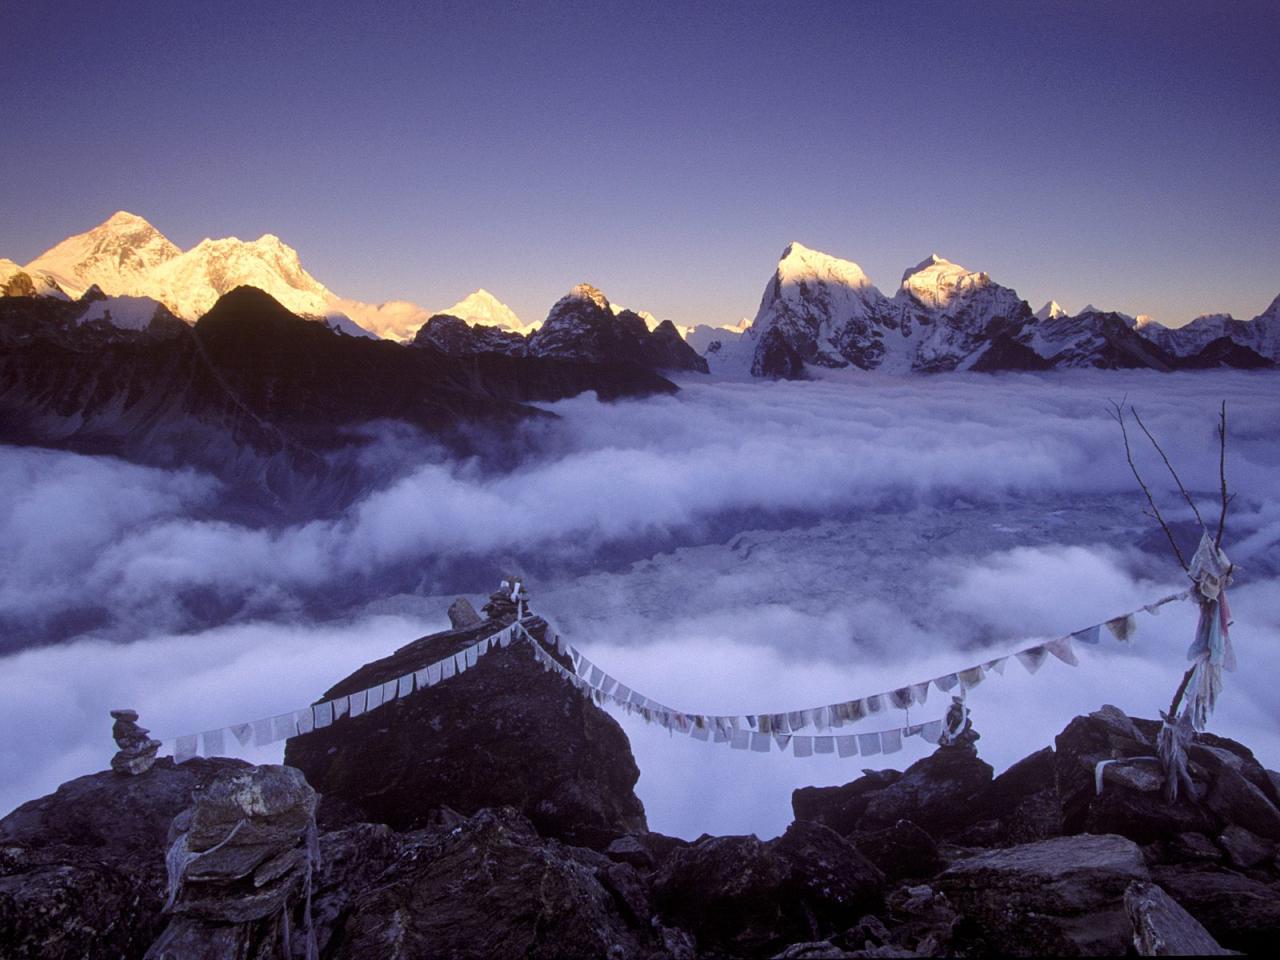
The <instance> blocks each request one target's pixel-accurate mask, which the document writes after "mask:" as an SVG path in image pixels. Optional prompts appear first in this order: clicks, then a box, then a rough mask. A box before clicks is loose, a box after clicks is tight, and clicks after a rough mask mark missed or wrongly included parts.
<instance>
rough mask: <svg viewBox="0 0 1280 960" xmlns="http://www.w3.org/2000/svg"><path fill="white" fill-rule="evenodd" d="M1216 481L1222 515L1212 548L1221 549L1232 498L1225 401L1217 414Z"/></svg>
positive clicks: (1220, 515) (1219, 518) (1219, 515)
mask: <svg viewBox="0 0 1280 960" xmlns="http://www.w3.org/2000/svg"><path fill="white" fill-rule="evenodd" d="M1218 480H1219V483H1220V484H1221V488H1222V493H1221V495H1222V513H1220V514H1218V536H1217V537H1216V538H1214V546H1216V547H1217V548H1218V549H1219V550H1221V549H1222V532H1223V530H1224V529H1225V528H1226V525H1227V505H1228V504H1229V503H1231V501H1232V500H1233V499H1235V498H1234V497H1229V496H1227V401H1225V400H1223V401H1222V409H1221V410H1220V411H1219V412H1218Z"/></svg>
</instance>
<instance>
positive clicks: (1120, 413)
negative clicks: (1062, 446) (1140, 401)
mask: <svg viewBox="0 0 1280 960" xmlns="http://www.w3.org/2000/svg"><path fill="white" fill-rule="evenodd" d="M1123 403H1124V401H1123V400H1122V401H1121V402H1120V403H1116V402H1115V401H1114V400H1112V401H1111V406H1112V410H1111V418H1112V419H1113V420H1115V422H1116V423H1118V424H1120V435H1121V436H1122V437H1124V455H1125V458H1126V459H1127V460H1128V461H1129V469H1130V470H1132V471H1133V478H1134V479H1135V480H1137V481H1138V486H1140V487H1141V488H1142V492H1143V493H1144V494H1146V496H1147V503H1148V504H1150V506H1151V513H1152V515H1154V516H1155V518H1156V520H1157V521H1158V522H1159V524H1160V529H1162V530H1163V531H1164V535H1165V536H1166V537H1168V538H1169V546H1171V547H1172V548H1173V555H1174V556H1175V557H1177V558H1178V563H1179V564H1181V566H1182V569H1183V570H1187V571H1189V570H1190V569H1191V568H1190V567H1188V566H1187V561H1186V560H1185V559H1183V556H1182V551H1181V550H1179V549H1178V542H1177V541H1176V540H1174V539H1173V531H1172V530H1170V529H1169V525H1168V524H1167V523H1165V522H1164V517H1162V516H1161V515H1160V508H1159V507H1157V506H1156V501H1155V498H1154V497H1153V496H1151V490H1150V489H1149V488H1148V487H1147V485H1146V483H1144V482H1143V480H1142V474H1140V473H1139V472H1138V465H1137V464H1136V463H1134V462H1133V450H1132V449H1131V448H1130V446H1129V430H1128V428H1127V427H1126V426H1125V422H1124V406H1123ZM1148 436H1150V434H1148ZM1165 462H1166V463H1167V462H1168V461H1167V460H1166V461H1165ZM1169 469H1170V470H1172V469H1173V467H1170V468H1169ZM1175 477H1176V474H1175ZM1178 486H1179V487H1181V486H1182V482H1181V481H1178Z"/></svg>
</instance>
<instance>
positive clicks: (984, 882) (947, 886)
mask: <svg viewBox="0 0 1280 960" xmlns="http://www.w3.org/2000/svg"><path fill="white" fill-rule="evenodd" d="M1150 877H1151V874H1150V871H1149V870H1148V868H1147V865H1146V863H1145V861H1144V860H1143V858H1142V851H1141V850H1140V849H1138V845H1137V844H1135V843H1133V842H1132V841H1131V840H1126V839H1125V838H1124V837H1117V836H1113V835H1109V834H1108V835H1102V836H1090V835H1085V836H1078V837H1055V838H1054V839H1052V840H1041V841H1038V842H1036V843H1028V844H1022V845H1020V846H1016V847H1009V848H1006V849H1002V850H992V851H989V852H986V853H981V854H979V855H977V856H975V857H971V858H969V859H966V860H962V861H960V862H959V863H956V864H954V865H953V866H951V867H950V868H949V869H947V870H946V871H945V872H944V873H943V874H942V875H941V876H940V877H939V878H938V885H939V888H940V889H941V891H942V892H943V894H945V895H946V897H947V898H948V899H949V900H950V901H951V903H952V904H954V905H955V908H956V910H957V911H958V912H959V913H960V915H961V916H962V917H963V918H964V920H963V921H962V924H961V925H960V929H959V930H958V931H957V933H956V940H957V941H958V943H957V945H963V947H964V948H965V949H966V951H967V952H969V953H973V954H979V955H981V954H995V955H998V956H1019V957H1026V956H1059V957H1062V956H1076V955H1086V956H1115V955H1120V954H1124V953H1126V952H1127V950H1128V947H1129V944H1130V943H1132V940H1133V926H1132V923H1131V922H1130V921H1129V918H1128V915H1127V913H1126V911H1125V906H1124V894H1125V891H1126V890H1127V889H1128V888H1129V885H1130V884H1131V883H1133V882H1134V881H1146V880H1149V879H1150Z"/></svg>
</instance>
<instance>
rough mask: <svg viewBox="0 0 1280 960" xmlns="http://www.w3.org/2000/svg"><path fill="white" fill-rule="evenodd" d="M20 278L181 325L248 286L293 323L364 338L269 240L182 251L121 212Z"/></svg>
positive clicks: (287, 252)
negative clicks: (298, 319) (145, 307)
mask: <svg viewBox="0 0 1280 960" xmlns="http://www.w3.org/2000/svg"><path fill="white" fill-rule="evenodd" d="M25 271H26V273H27V274H29V275H31V276H36V275H40V276H44V277H48V278H50V279H52V280H53V281H55V282H56V283H57V285H58V286H59V287H60V288H61V289H62V290H64V291H66V292H67V294H69V295H71V296H73V297H79V296H80V295H81V294H83V293H84V292H85V291H86V290H88V289H89V288H90V287H94V286H96V287H98V288H99V289H100V290H102V291H103V292H104V293H105V294H106V295H107V296H109V297H147V298H150V299H152V300H155V301H158V302H160V303H163V304H164V305H165V306H166V307H167V308H168V309H169V310H170V311H171V312H172V313H173V314H175V315H176V316H178V317H181V318H182V319H184V320H187V321H188V322H195V321H196V320H197V319H199V318H200V317H201V316H203V315H204V314H205V313H206V312H207V311H208V310H209V309H210V308H211V307H212V306H213V305H214V303H216V302H217V300H218V298H219V297H221V296H222V295H223V294H224V293H228V292H229V291H231V290H233V289H235V288H236V287H239V286H252V287H257V288H258V289H259V290H263V291H265V292H266V293H269V294H270V295H271V296H272V297H274V298H275V299H276V300H277V301H279V302H280V303H281V304H283V305H284V306H285V307H286V308H288V309H289V310H290V311H292V312H293V313H296V314H298V315H300V316H305V317H309V318H313V319H317V320H322V321H324V322H325V323H327V324H328V325H329V326H330V327H331V328H333V329H336V330H341V331H342V332H343V333H347V334H350V335H353V336H368V335H369V334H368V332H367V331H365V330H364V329H362V328H360V327H359V326H358V325H356V324H355V323H353V322H351V321H350V320H349V319H348V318H347V317H345V316H343V315H340V314H339V313H337V312H335V311H334V310H333V309H332V308H331V304H332V303H333V302H334V301H335V300H337V299H338V298H337V297H335V296H334V294H333V293H332V292H330V291H329V290H328V289H327V288H326V287H325V286H324V284H322V283H320V282H319V281H318V280H316V279H315V277H313V276H311V274H309V273H307V271H306V270H304V269H303V267H302V264H301V262H300V261H299V259H298V252H297V251H296V250H294V249H293V248H292V247H290V246H289V245H287V244H286V243H284V242H283V241H282V240H281V239H280V238H279V237H277V236H274V235H273V234H264V235H263V236H261V237H259V238H258V239H257V240H252V241H248V242H246V241H243V240H239V239H238V238H236V237H225V238H223V239H220V240H209V239H206V240H202V241H201V242H200V243H198V244H196V245H195V246H194V247H192V248H191V249H190V250H187V251H186V252H183V251H182V250H180V249H179V248H178V247H177V246H176V245H175V244H173V243H172V242H170V240H169V239H168V238H167V237H165V236H164V234H162V233H160V231H159V230H157V229H156V228H155V227H153V226H152V225H151V224H150V223H148V222H147V221H146V220H144V219H143V218H142V217H139V216H136V215H135V214H132V213H127V212H125V211H123V210H122V211H119V212H117V213H114V214H112V215H111V216H110V217H109V218H108V219H107V220H105V221H104V222H102V223H100V224H98V226H96V227H94V228H93V229H92V230H89V231H87V232H85V233H81V234H77V235H76V236H73V237H68V238H67V239H66V240H63V241H62V242H61V243H59V244H57V245H56V246H54V247H53V248H51V249H49V250H47V251H45V252H44V253H42V254H41V255H40V256H38V257H36V259H34V260H32V261H31V263H29V264H28V265H27V266H26V268H25ZM115 315H116V314H115V313H113V314H112V316H113V317H115Z"/></svg>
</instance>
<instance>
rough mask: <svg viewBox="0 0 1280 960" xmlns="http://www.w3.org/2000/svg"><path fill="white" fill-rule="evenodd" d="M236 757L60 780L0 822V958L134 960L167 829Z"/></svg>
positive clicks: (152, 913) (149, 913)
mask: <svg viewBox="0 0 1280 960" xmlns="http://www.w3.org/2000/svg"><path fill="white" fill-rule="evenodd" d="M244 766H246V764H244V763H242V762H241V761H239V760H221V759H216V760H200V759H197V760H192V761H191V762H189V763H186V764H183V765H182V766H180V767H175V766H174V764H173V761H172V760H170V759H168V758H164V759H161V760H159V761H158V762H157V763H156V764H155V765H154V766H153V767H152V768H151V769H150V770H148V771H147V772H145V773H143V774H140V775H138V776H127V777H126V776H121V775H119V774H118V773H115V772H114V771H104V772H102V773H95V774H90V775H89V776H84V777H79V778H77V779H75V780H71V781H69V782H68V783H64V784H63V785H62V786H61V787H59V788H58V789H57V791H56V792H54V793H52V794H50V795H49V796H46V797H41V798H40V799H38V800H32V801H30V802H29V803H24V804H23V805H22V806H20V807H18V808H17V809H16V810H14V811H13V812H12V813H10V814H9V815H8V816H7V817H5V818H4V819H3V820H0V955H2V956H4V957H6V958H19V957H23V958H27V957H30V958H37V957H38V958H49V960H53V958H59V960H60V958H64V957H84V958H99V957H100V958H103V960H107V958H111V960H115V958H118V957H140V956H141V955H142V954H143V952H144V951H145V950H146V949H147V946H148V945H149V944H150V943H151V941H152V940H154V939H155V937H156V935H157V934H158V933H159V932H160V930H161V929H162V928H163V926H164V923H165V920H164V918H163V917H162V916H161V914H160V908H161V907H162V906H163V905H164V901H165V868H164V852H165V849H166V847H167V844H166V841H167V837H168V830H169V823H170V821H171V820H172V819H173V818H174V816H176V815H177V814H178V813H179V812H181V811H182V810H183V809H184V808H185V807H187V806H188V805H189V804H190V803H191V797H192V794H193V793H194V792H197V791H199V790H200V789H202V788H203V787H204V786H205V785H206V784H208V783H209V782H210V781H212V780H213V779H214V777H216V776H217V775H218V774H219V773H220V772H221V771H224V770H227V769H237V768H241V767H244Z"/></svg>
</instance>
